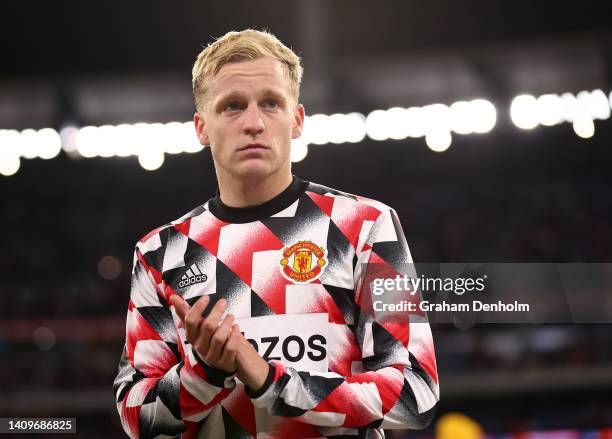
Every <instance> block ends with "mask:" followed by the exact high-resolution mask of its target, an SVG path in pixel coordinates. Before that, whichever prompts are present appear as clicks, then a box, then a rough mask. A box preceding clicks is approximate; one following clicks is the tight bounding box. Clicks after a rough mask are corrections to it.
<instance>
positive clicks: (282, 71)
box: [209, 57, 290, 100]
mask: <svg viewBox="0 0 612 439" xmlns="http://www.w3.org/2000/svg"><path fill="white" fill-rule="evenodd" d="M257 88H277V89H278V91H279V92H287V93H289V88H290V82H289V74H288V73H287V69H286V67H285V65H284V64H283V63H282V62H280V61H279V60H277V59H274V58H268V57H265V58H257V59H253V60H245V61H237V62H231V63H228V64H225V65H224V66H223V67H221V70H219V73H217V74H216V75H215V76H214V78H213V79H212V80H211V82H210V88H209V93H210V97H211V98H212V100H215V99H216V98H217V97H219V96H220V95H226V94H228V93H231V92H234V91H239V90H243V89H244V90H253V89H255V90H256V89H257Z"/></svg>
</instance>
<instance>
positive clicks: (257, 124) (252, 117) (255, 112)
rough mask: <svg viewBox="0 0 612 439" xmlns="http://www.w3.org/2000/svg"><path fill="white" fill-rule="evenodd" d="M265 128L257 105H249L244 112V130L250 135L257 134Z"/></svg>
mask: <svg viewBox="0 0 612 439" xmlns="http://www.w3.org/2000/svg"><path fill="white" fill-rule="evenodd" d="M264 129H265V125H264V121H263V119H262V117H261V113H260V111H259V107H258V106H257V105H249V106H248V107H247V108H246V110H245V112H244V121H243V130H244V132H245V133H246V134H248V135H249V136H253V137H255V136H257V135H258V134H261V133H262V132H263V130H264Z"/></svg>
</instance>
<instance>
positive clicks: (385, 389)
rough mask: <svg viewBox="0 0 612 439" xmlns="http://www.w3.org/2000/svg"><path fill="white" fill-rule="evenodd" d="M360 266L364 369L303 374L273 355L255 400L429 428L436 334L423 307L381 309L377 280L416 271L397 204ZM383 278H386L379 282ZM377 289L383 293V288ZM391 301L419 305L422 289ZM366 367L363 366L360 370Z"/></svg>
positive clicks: (349, 421) (396, 294)
mask: <svg viewBox="0 0 612 439" xmlns="http://www.w3.org/2000/svg"><path fill="white" fill-rule="evenodd" d="M358 250H359V251H358V252H357V255H356V256H357V264H356V266H355V272H354V276H355V302H356V309H357V310H358V317H357V321H356V322H355V323H356V326H355V335H356V340H357V343H358V344H359V348H360V349H361V356H362V363H363V369H362V370H363V372H362V373H355V374H352V375H351V376H341V375H339V374H337V373H334V372H327V373H324V374H321V373H313V372H302V371H300V372H298V371H296V370H294V369H293V368H290V367H286V366H285V365H284V364H283V363H281V362H279V361H271V362H270V365H271V372H270V374H269V375H268V379H267V380H266V382H265V383H264V386H263V387H262V389H260V390H259V391H258V392H257V393H256V394H255V393H253V392H250V395H249V396H251V399H252V401H253V404H254V405H256V406H258V407H260V408H265V409H266V410H267V411H268V412H269V413H270V414H272V415H276V416H291V417H296V419H297V420H299V421H301V422H304V423H308V424H312V425H316V426H327V427H344V428H379V427H380V428H391V429H394V428H404V429H405V428H410V429H422V428H425V427H426V426H427V425H429V423H430V422H431V420H432V418H433V416H434V414H435V410H436V406H437V402H438V400H439V387H438V376H437V369H436V360H435V353H434V346H433V338H432V334H431V329H430V326H429V322H428V320H427V315H426V314H425V313H423V312H420V311H415V312H407V311H392V312H389V311H385V312H383V311H379V310H377V308H380V306H376V305H374V302H375V301H376V300H378V298H379V297H384V296H381V295H376V294H373V291H374V288H373V285H377V284H378V285H380V283H379V282H384V280H394V279H396V278H397V276H398V275H400V276H403V275H407V276H410V277H413V276H416V274H415V272H414V268H413V266H412V265H411V264H412V258H411V256H410V252H409V250H408V245H407V243H406V239H405V237H404V234H403V232H402V229H401V225H400V223H399V219H398V218H397V214H396V213H395V211H394V210H393V209H388V210H385V211H383V212H381V213H380V214H379V215H378V217H377V219H376V221H375V222H374V223H373V224H372V227H371V229H370V232H369V234H368V238H367V239H366V242H365V244H363V245H362V246H361V248H358ZM377 279H378V280H377ZM377 293H379V292H378V291H377ZM385 295H388V297H386V298H385V299H384V300H383V302H384V303H401V300H404V299H405V300H407V301H411V302H413V303H415V309H416V310H418V309H419V308H418V302H419V301H420V300H421V298H420V293H419V292H418V291H416V292H412V294H411V293H410V291H406V290H397V289H396V290H395V291H389V292H385ZM360 372H361V371H360Z"/></svg>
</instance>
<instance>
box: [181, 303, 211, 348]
mask: <svg viewBox="0 0 612 439" xmlns="http://www.w3.org/2000/svg"><path fill="white" fill-rule="evenodd" d="M209 301H210V297H208V296H207V295H205V296H202V297H200V298H199V299H198V300H197V301H196V303H194V304H193V306H192V307H191V309H190V310H189V312H188V313H187V315H186V316H185V334H186V337H187V340H189V342H190V343H191V344H194V343H195V341H196V339H197V338H198V337H199V335H200V325H201V324H202V322H203V320H204V319H203V317H202V312H203V311H204V309H205V308H206V306H207V305H208V302H209Z"/></svg>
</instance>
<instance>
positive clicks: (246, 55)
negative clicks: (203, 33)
mask: <svg viewBox="0 0 612 439" xmlns="http://www.w3.org/2000/svg"><path fill="white" fill-rule="evenodd" d="M266 56H269V57H272V58H275V59H277V60H279V61H280V62H282V63H283V64H284V65H285V66H286V67H287V72H288V74H289V81H290V91H291V94H292V96H293V97H294V98H295V100H296V102H297V100H298V98H299V96H300V83H301V82H302V74H303V68H302V64H301V62H300V57H299V56H297V55H296V54H295V52H293V50H291V49H289V48H288V47H287V46H285V45H284V44H283V43H281V41H280V40H279V39H278V38H276V37H275V36H274V35H273V34H271V33H270V32H268V31H265V30H264V31H258V30H255V29H246V30H243V31H240V32H235V31H231V32H228V33H226V34H225V35H223V36H222V37H220V38H218V39H216V40H215V41H214V42H212V43H210V44H209V45H208V46H207V47H206V48H205V49H204V50H202V52H200V54H199V55H198V57H197V59H196V62H195V64H194V65H193V70H192V72H191V85H192V90H193V99H194V101H195V106H196V110H197V111H201V110H202V109H203V108H204V100H205V97H206V92H207V91H208V84H209V82H210V80H211V79H212V78H214V76H215V75H216V74H217V73H219V70H221V67H223V66H224V65H225V64H228V63H231V62H237V61H244V60H252V59H257V58H261V57H266Z"/></svg>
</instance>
